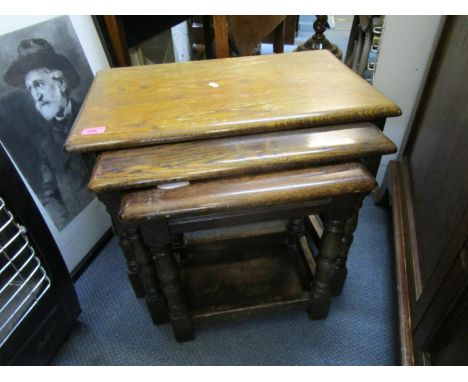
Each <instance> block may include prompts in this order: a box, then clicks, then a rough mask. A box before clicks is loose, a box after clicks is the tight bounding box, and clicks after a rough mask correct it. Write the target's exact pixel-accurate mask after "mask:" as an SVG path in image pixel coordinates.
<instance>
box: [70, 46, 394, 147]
mask: <svg viewBox="0 0 468 382" xmlns="http://www.w3.org/2000/svg"><path fill="white" fill-rule="evenodd" d="M400 114H401V111H400V109H399V108H398V106H397V105H395V104H394V103H393V102H392V101H390V100H389V99H387V98H386V97H384V96H383V95H382V94H381V93H379V92H378V91H377V90H376V89H375V88H374V87H372V86H371V85H370V84H368V83H367V82H366V81H365V80H363V79H362V78H361V77H359V76H358V75H357V74H355V73H354V72H352V71H351V70H350V69H349V68H347V67H346V66H345V65H344V64H343V63H341V62H340V61H339V60H337V59H336V58H335V57H334V56H333V55H332V54H331V53H329V52H327V51H309V52H299V53H287V54H274V55H265V56H254V57H237V58H226V59H221V60H205V61H193V62H185V63H176V64H163V65H147V66H136V67H128V68H113V69H106V70H102V71H100V72H99V73H98V74H97V75H96V77H95V79H94V82H93V84H92V86H91V88H90V91H89V93H88V95H87V97H86V99H85V102H84V104H83V107H82V109H81V111H80V113H79V115H78V117H77V118H76V120H75V124H74V126H73V128H72V130H71V132H70V135H69V137H68V139H67V141H66V143H65V147H64V148H65V150H66V151H68V152H83V151H102V150H108V149H115V148H126V147H136V146H145V145H146V146H148V145H152V144H159V143H167V142H180V141H188V140H195V139H206V138H210V137H211V138H213V137H222V136H232V135H243V134H247V133H256V132H271V131H279V130H285V129H294V128H305V127H314V126H321V125H330V124H339V123H349V122H357V121H369V120H374V119H377V118H385V117H392V116H397V115H400ZM95 127H104V128H105V131H104V132H102V129H101V130H97V131H100V133H97V134H89V131H90V130H85V129H92V128H95ZM91 131H92V130H91ZM83 132H84V134H83ZM86 132H88V134H87V133H86Z"/></svg>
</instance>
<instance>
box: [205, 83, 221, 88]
mask: <svg viewBox="0 0 468 382" xmlns="http://www.w3.org/2000/svg"><path fill="white" fill-rule="evenodd" d="M208 86H211V87H212V88H219V84H218V83H216V82H208Z"/></svg>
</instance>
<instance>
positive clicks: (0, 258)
mask: <svg viewBox="0 0 468 382" xmlns="http://www.w3.org/2000/svg"><path fill="white" fill-rule="evenodd" d="M50 284H51V282H50V279H49V277H48V276H47V274H46V272H45V270H44V268H43V267H42V266H41V261H40V260H39V258H38V257H37V256H36V253H35V251H34V248H33V247H32V246H31V244H30V243H29V240H28V236H27V234H26V228H25V227H23V226H21V225H19V224H18V223H17V222H16V221H15V217H14V216H13V214H12V213H11V212H10V211H9V210H8V208H7V206H6V205H5V202H4V200H3V199H2V198H1V197H0V348H1V347H2V346H3V344H4V343H5V342H6V341H7V340H8V338H9V337H10V336H11V335H12V334H13V332H14V331H15V330H16V328H17V327H18V326H19V325H20V324H21V322H22V321H23V320H24V319H25V318H26V317H27V316H28V315H29V314H30V313H31V311H32V310H33V308H34V306H35V305H36V304H37V303H38V302H39V300H40V299H41V298H42V297H43V296H44V294H45V293H46V291H47V290H48V289H49V288H50Z"/></svg>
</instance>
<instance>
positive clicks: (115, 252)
mask: <svg viewBox="0 0 468 382" xmlns="http://www.w3.org/2000/svg"><path fill="white" fill-rule="evenodd" d="M348 268H349V274H348V279H347V283H346V285H345V288H344V291H343V294H342V295H341V296H339V297H335V298H334V300H333V301H332V306H331V310H330V314H329V316H328V318H327V319H325V320H319V321H311V320H309V319H308V317H307V314H306V313H305V312H304V311H296V312H292V313H285V314H278V315H274V316H269V317H264V318H253V319H249V320H245V321H241V322H230V323H223V324H219V325H209V326H203V327H198V328H197V330H196V339H195V340H194V341H192V342H186V343H177V342H175V340H174V337H173V334H172V331H171V328H170V326H169V325H163V326H154V325H153V324H152V322H151V320H150V317H149V314H148V313H147V311H146V307H145V305H144V300H138V299H136V298H135V296H134V294H133V291H132V290H131V288H130V285H129V283H128V280H127V276H126V266H125V262H124V259H123V256H122V254H121V251H120V248H119V246H118V244H117V240H116V239H115V238H113V239H112V241H111V242H110V243H109V244H108V245H107V246H106V247H105V248H104V250H103V251H102V253H101V254H100V255H99V256H98V257H97V258H96V259H95V260H94V262H93V263H92V264H91V265H90V266H89V268H88V269H87V270H86V271H85V272H84V273H83V274H82V276H81V277H80V278H79V280H78V281H77V282H76V284H75V286H76V290H77V293H78V296H79V299H80V302H81V307H82V313H81V315H80V317H79V322H78V324H77V326H76V328H75V329H74V330H73V331H72V333H71V335H70V338H69V340H68V341H67V342H66V343H65V344H64V345H63V346H62V347H61V348H60V350H59V351H58V353H57V354H56V356H55V358H54V359H53V361H52V364H53V365H396V364H398V362H399V357H398V353H399V352H398V337H397V317H396V310H397V307H396V300H395V294H394V288H395V287H394V282H393V280H394V277H393V272H394V267H393V247H392V240H391V220H390V213H389V211H388V210H387V209H385V208H380V207H375V206H374V205H373V204H372V202H371V200H370V198H367V199H366V200H365V203H364V206H363V208H362V210H361V214H360V221H359V226H358V229H357V231H356V234H355V239H354V243H353V246H352V247H351V252H350V258H349V261H348Z"/></svg>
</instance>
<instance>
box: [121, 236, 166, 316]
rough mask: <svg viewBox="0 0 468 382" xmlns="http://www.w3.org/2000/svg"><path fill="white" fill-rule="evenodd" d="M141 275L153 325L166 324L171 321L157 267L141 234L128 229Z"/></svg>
mask: <svg viewBox="0 0 468 382" xmlns="http://www.w3.org/2000/svg"><path fill="white" fill-rule="evenodd" d="M127 232H128V239H129V241H130V244H131V246H132V250H133V254H134V256H135V261H136V262H137V264H138V270H139V272H138V273H139V275H140V278H141V281H142V282H143V286H144V288H145V300H146V305H147V306H148V310H149V312H150V315H151V318H152V320H153V323H155V324H156V325H159V324H164V323H166V322H168V321H169V314H168V311H167V305H166V300H165V296H164V293H163V291H162V289H161V287H160V285H159V280H158V277H157V276H156V265H155V262H154V260H153V258H152V255H151V253H150V252H149V250H148V249H147V248H146V247H145V245H144V244H143V240H142V238H141V235H140V233H139V232H138V230H137V229H136V228H135V227H129V228H128V229H127Z"/></svg>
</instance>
